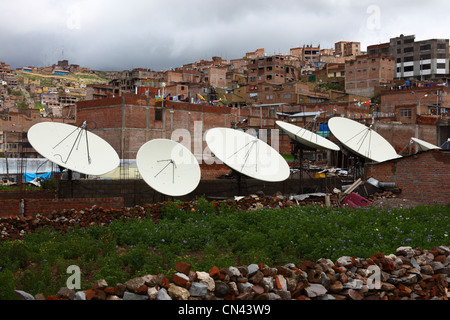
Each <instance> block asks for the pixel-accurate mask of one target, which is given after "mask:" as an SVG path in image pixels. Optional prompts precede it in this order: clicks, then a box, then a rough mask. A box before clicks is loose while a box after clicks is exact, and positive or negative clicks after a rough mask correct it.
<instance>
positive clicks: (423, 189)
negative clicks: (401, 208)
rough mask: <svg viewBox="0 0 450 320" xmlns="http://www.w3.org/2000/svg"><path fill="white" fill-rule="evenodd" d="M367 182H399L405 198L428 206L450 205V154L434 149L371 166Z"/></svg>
mask: <svg viewBox="0 0 450 320" xmlns="http://www.w3.org/2000/svg"><path fill="white" fill-rule="evenodd" d="M365 175H366V179H368V178H374V179H377V180H378V181H380V182H395V183H396V185H397V187H398V188H399V189H401V196H402V198H404V199H410V200H414V201H418V202H420V203H426V204H434V203H440V204H448V203H450V152H445V151H440V150H431V151H427V152H421V153H417V154H413V155H410V156H407V157H403V158H400V159H395V160H390V161H387V162H383V163H379V164H367V165H366V170H365Z"/></svg>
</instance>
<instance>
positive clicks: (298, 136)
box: [276, 121, 340, 151]
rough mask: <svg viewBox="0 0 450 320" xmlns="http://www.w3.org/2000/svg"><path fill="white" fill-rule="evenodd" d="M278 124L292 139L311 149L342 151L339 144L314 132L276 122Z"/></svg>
mask: <svg viewBox="0 0 450 320" xmlns="http://www.w3.org/2000/svg"><path fill="white" fill-rule="evenodd" d="M276 124H277V125H278V126H279V127H280V128H281V129H283V130H284V131H285V132H286V134H287V135H288V136H289V137H290V138H291V139H293V140H295V141H297V142H298V143H300V144H302V145H305V146H307V147H309V148H312V149H319V150H323V149H325V150H333V151H339V150H340V148H339V146H338V145H337V144H335V143H334V142H332V141H330V140H328V139H325V138H324V137H322V136H320V135H318V134H316V133H314V132H311V131H309V130H306V129H303V128H301V127H298V126H296V125H293V124H291V123H286V122H283V121H276Z"/></svg>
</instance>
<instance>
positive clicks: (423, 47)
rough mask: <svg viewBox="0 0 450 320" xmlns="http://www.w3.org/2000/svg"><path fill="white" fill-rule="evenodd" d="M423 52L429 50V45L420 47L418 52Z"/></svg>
mask: <svg viewBox="0 0 450 320" xmlns="http://www.w3.org/2000/svg"><path fill="white" fill-rule="evenodd" d="M425 50H431V45H430V44H426V45H423V46H420V51H425Z"/></svg>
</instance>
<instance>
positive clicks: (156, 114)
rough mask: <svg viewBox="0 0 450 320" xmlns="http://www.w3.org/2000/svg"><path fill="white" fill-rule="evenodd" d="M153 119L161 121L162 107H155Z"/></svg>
mask: <svg viewBox="0 0 450 320" xmlns="http://www.w3.org/2000/svg"><path fill="white" fill-rule="evenodd" d="M155 121H162V109H155Z"/></svg>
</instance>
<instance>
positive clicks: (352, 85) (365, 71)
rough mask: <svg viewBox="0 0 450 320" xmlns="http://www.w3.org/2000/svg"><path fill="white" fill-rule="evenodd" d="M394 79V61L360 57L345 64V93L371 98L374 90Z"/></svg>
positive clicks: (384, 58)
mask: <svg viewBox="0 0 450 320" xmlns="http://www.w3.org/2000/svg"><path fill="white" fill-rule="evenodd" d="M393 77H394V60H392V59H391V58H388V57H384V56H377V55H374V56H372V55H360V56H357V57H356V58H355V59H354V60H349V61H346V63H345V91H346V92H349V93H352V94H357V95H361V96H365V97H368V98H372V97H373V96H374V94H375V88H376V87H377V86H379V85H380V84H383V83H389V82H391V81H392V80H393Z"/></svg>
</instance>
